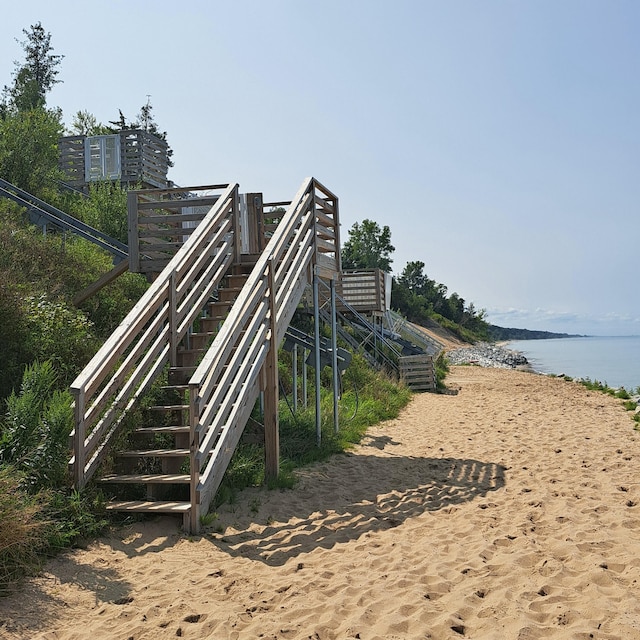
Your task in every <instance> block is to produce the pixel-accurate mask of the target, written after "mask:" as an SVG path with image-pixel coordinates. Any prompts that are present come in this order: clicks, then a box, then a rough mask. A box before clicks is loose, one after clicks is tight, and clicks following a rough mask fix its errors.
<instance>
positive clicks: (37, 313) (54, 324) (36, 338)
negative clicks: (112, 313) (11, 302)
mask: <svg viewBox="0 0 640 640" xmlns="http://www.w3.org/2000/svg"><path fill="white" fill-rule="evenodd" d="M23 306H24V312H25V316H26V326H27V330H28V333H27V338H26V342H25V348H26V351H27V353H28V354H29V359H30V360H41V361H42V360H45V359H48V360H50V361H51V362H53V363H54V364H55V366H56V368H57V369H58V371H59V373H60V382H61V384H63V385H65V386H66V385H67V384H69V383H70V382H71V381H72V380H73V379H74V378H75V376H76V375H77V374H78V372H79V371H80V369H81V368H82V367H83V366H84V364H86V363H87V362H88V361H89V360H90V359H91V356H92V355H93V354H94V353H95V351H96V347H97V342H96V340H95V337H94V335H93V333H92V323H91V322H90V321H89V320H88V319H87V317H86V315H85V314H84V312H82V311H80V310H78V309H75V308H73V307H69V306H68V305H67V304H66V303H65V302H64V301H62V300H51V299H49V297H48V296H47V295H46V294H44V293H43V294H40V295H38V296H34V295H31V296H27V297H26V298H25V300H24V305H23Z"/></svg>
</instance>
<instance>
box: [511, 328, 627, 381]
mask: <svg viewBox="0 0 640 640" xmlns="http://www.w3.org/2000/svg"><path fill="white" fill-rule="evenodd" d="M507 347H508V348H509V349H513V350H514V351H519V352H520V353H522V354H523V355H524V356H525V357H526V358H527V360H528V361H529V364H530V365H531V366H532V367H533V369H535V370H536V371H539V372H541V373H553V374H556V375H560V374H563V373H564V374H566V375H568V376H571V377H573V378H591V380H598V381H599V382H603V383H604V382H606V383H607V384H608V385H609V386H610V387H615V388H618V387H625V389H629V390H631V389H636V388H637V387H638V386H640V336H620V337H619V336H616V337H600V336H594V337H588V338H557V339H553V340H514V341H512V342H509V344H508V345H507Z"/></svg>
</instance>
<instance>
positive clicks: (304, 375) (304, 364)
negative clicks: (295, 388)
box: [302, 347, 307, 409]
mask: <svg viewBox="0 0 640 640" xmlns="http://www.w3.org/2000/svg"><path fill="white" fill-rule="evenodd" d="M302 406H303V407H304V408H305V409H306V408H307V350H306V349H305V348H304V347H303V348H302Z"/></svg>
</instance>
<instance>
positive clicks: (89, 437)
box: [69, 178, 340, 533]
mask: <svg viewBox="0 0 640 640" xmlns="http://www.w3.org/2000/svg"><path fill="white" fill-rule="evenodd" d="M194 189H200V190H201V191H205V192H206V193H204V195H202V196H200V197H199V198H198V199H196V200H195V201H194V200H190V199H189V198H190V192H191V191H192V190H194ZM214 190H222V193H221V194H218V195H216V194H213V193H212V192H213V191H214ZM179 192H180V193H179ZM194 202H195V203H194ZM239 202H240V198H239V194H238V186H237V185H213V186H210V187H194V188H191V189H188V190H179V189H167V190H160V191H151V190H149V191H140V192H130V193H129V200H128V208H129V230H130V242H129V261H130V265H131V270H133V271H138V272H142V273H148V274H150V275H151V274H153V275H155V277H154V279H153V282H152V284H151V286H150V287H149V289H148V290H147V291H146V292H145V294H144V295H143V296H142V298H141V299H140V301H139V302H138V303H137V304H136V305H135V306H134V308H133V309H132V310H131V312H130V313H129V314H128V315H127V317H126V318H125V319H124V320H123V322H122V323H121V325H120V326H119V327H118V328H117V329H116V330H115V331H114V333H113V334H112V335H111V336H110V337H109V338H108V340H107V341H106V342H105V344H104V345H103V346H102V347H101V348H100V349H99V351H98V353H96V355H95V356H94V357H93V358H92V360H91V361H90V362H89V363H88V364H87V366H86V367H85V369H84V370H83V371H82V372H81V373H80V374H79V375H78V377H77V378H76V379H75V380H74V382H73V383H72V385H71V393H72V395H73V396H74V406H75V409H74V411H75V428H74V430H73V433H72V447H73V458H72V459H71V460H70V463H69V464H70V469H71V471H72V473H73V478H74V484H75V486H76V487H77V488H82V487H84V486H85V485H86V484H87V482H89V480H90V479H91V478H92V477H93V476H94V475H95V474H96V472H97V471H98V469H99V468H100V466H101V465H102V463H103V462H104V461H105V460H113V461H114V463H113V465H112V466H113V468H111V469H109V471H108V473H107V472H103V477H102V478H101V483H102V484H103V485H104V486H105V487H113V488H114V489H117V490H118V493H119V496H120V499H119V500H114V501H112V502H111V503H110V504H109V506H108V508H109V509H112V510H119V511H128V512H134V513H145V512H148V513H176V514H181V515H182V516H183V522H184V529H185V531H187V532H191V533H197V532H198V531H199V528H200V515H201V514H205V513H206V512H207V510H208V508H209V505H210V504H211V501H212V500H213V498H214V496H215V493H216V491H217V489H218V487H219V486H220V482H221V481H222V478H223V476H224V473H225V471H226V469H227V466H228V464H229V461H230V459H231V456H232V454H233V452H234V451H235V448H236V446H237V444H238V442H239V441H240V438H241V436H242V434H243V431H244V428H245V425H246V424H247V422H248V421H249V420H250V416H251V412H252V410H253V408H254V406H255V403H256V401H257V399H258V398H259V396H260V393H261V392H262V393H263V394H264V395H263V398H264V408H265V409H264V447H265V465H266V473H267V475H268V477H274V476H276V475H277V473H278V468H279V436H278V378H277V375H278V374H277V369H278V362H277V354H278V346H279V345H280V343H281V342H282V340H283V339H284V336H285V332H286V330H287V327H288V326H289V322H290V321H291V318H292V316H293V313H294V312H295V309H296V307H297V305H298V303H299V301H300V299H301V297H302V295H303V292H304V290H305V288H306V286H307V285H308V284H309V283H310V282H311V280H312V278H335V277H336V275H337V274H338V273H339V272H340V238H339V219H338V199H337V197H336V196H335V195H333V194H332V193H331V192H330V191H328V190H327V189H326V188H325V187H323V185H321V184H320V183H319V182H318V181H316V180H315V179H314V178H307V179H306V180H305V181H304V182H303V184H302V185H301V187H300V189H299V190H298V193H297V194H296V196H295V197H294V198H293V200H292V201H291V203H290V205H289V207H288V209H287V211H286V213H285V214H284V215H283V216H282V217H281V219H280V222H279V224H278V225H277V227H276V228H275V230H274V232H273V235H272V236H271V238H270V240H269V242H268V243H267V245H266V246H265V247H264V248H263V249H262V252H261V253H260V254H258V255H256V254H253V255H251V254H246V253H243V250H242V246H243V245H242V238H241V235H242V233H243V229H245V231H246V230H247V229H249V232H250V231H251V225H250V224H249V225H248V226H246V225H245V226H244V227H243V224H244V223H243V222H242V219H241V217H240V215H239ZM203 208H206V209H207V212H206V213H203V212H202V211H201V209H203ZM192 223H193V224H192ZM257 226H258V227H259V225H257ZM141 229H143V230H144V234H142V232H141V231H140V230H141ZM135 233H139V235H140V238H141V239H140V241H137V240H135V239H134V240H133V241H132V240H131V238H132V234H135ZM143 236H144V237H143ZM250 246H252V245H251V243H250ZM203 310H204V312H203ZM162 377H164V388H163V390H162V391H163V394H162V398H163V399H162V400H161V401H158V402H156V403H155V404H154V406H151V407H148V409H147V414H148V416H150V417H151V419H149V420H147V421H145V423H144V424H142V425H140V426H139V427H138V428H136V429H135V430H134V432H133V434H132V437H131V439H130V443H131V444H130V448H127V449H126V450H124V451H115V452H114V451H112V448H113V446H114V442H116V436H117V434H118V433H120V431H121V429H122V427H123V425H124V424H125V421H126V418H127V416H128V415H130V413H131V411H132V410H133V409H135V408H138V407H141V406H143V405H144V399H145V397H147V394H148V392H149V390H150V389H151V388H152V385H153V384H154V382H155V381H156V380H158V379H162Z"/></svg>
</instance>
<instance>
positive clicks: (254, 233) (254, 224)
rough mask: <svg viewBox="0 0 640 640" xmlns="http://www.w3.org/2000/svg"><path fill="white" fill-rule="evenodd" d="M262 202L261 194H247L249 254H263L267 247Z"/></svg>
mask: <svg viewBox="0 0 640 640" xmlns="http://www.w3.org/2000/svg"><path fill="white" fill-rule="evenodd" d="M262 201H263V198H262V194H261V193H247V223H248V224H247V227H248V233H249V253H262V250H263V249H264V247H265V245H266V243H265V240H264V225H263V212H262Z"/></svg>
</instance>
